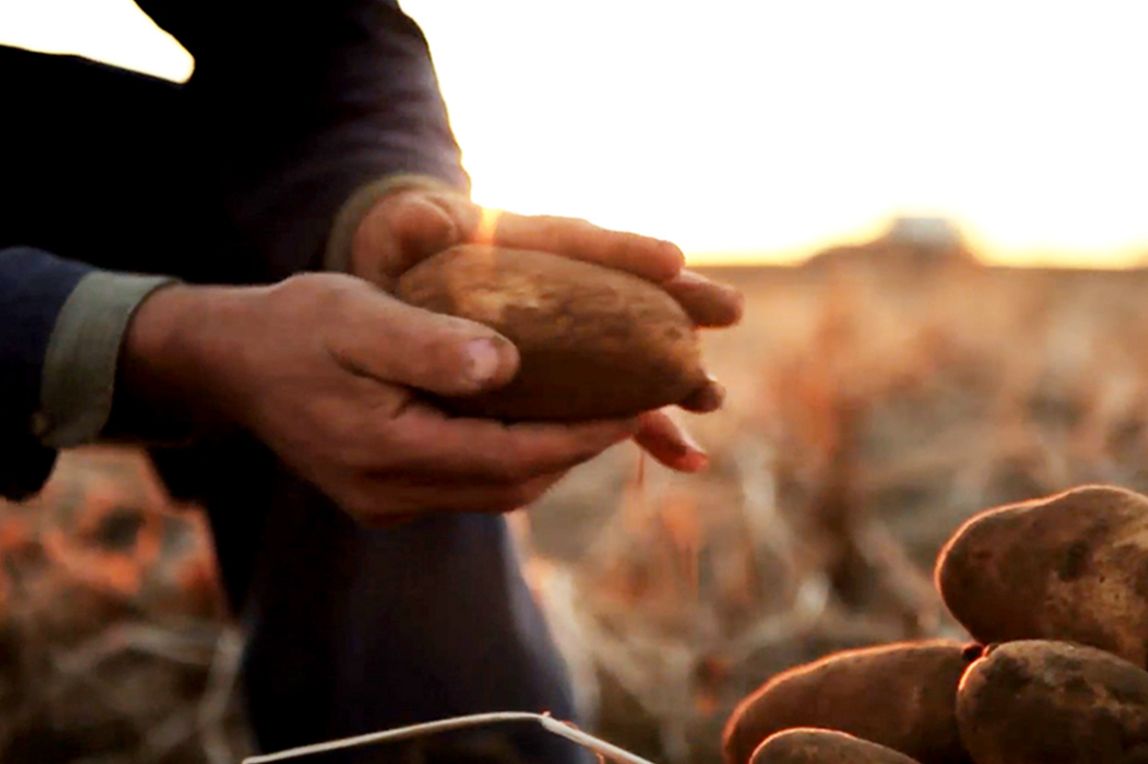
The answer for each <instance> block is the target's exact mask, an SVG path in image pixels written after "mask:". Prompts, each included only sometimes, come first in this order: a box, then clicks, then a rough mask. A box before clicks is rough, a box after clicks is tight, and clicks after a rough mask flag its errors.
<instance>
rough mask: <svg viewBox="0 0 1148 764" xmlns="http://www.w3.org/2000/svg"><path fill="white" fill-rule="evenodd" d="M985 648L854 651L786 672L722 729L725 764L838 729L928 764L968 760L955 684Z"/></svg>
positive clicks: (937, 645) (942, 645)
mask: <svg viewBox="0 0 1148 764" xmlns="http://www.w3.org/2000/svg"><path fill="white" fill-rule="evenodd" d="M979 654H980V649H979V648H975V649H972V650H970V649H968V648H966V647H965V646H963V645H961V644H960V643H957V642H945V641H933V642H917V643H904V644H895V645H884V646H881V647H870V648H864V649H861V650H849V651H846V652H841V653H837V654H835V655H830V656H828V657H827V658H823V659H821V660H820V661H817V662H815V663H811V664H809V665H807V666H801V667H798V668H795V669H790V670H789V671H785V672H782V673H781V674H778V675H777V676H775V677H773V678H772V679H770V680H769V681H768V682H766V683H765V684H764V685H762V687H761V688H760V689H758V690H757V692H755V693H753V694H752V695H750V696H749V697H748V698H746V699H745V700H744V701H742V703H741V705H740V706H739V707H738V708H737V709H736V710H735V711H734V713H733V715H732V716H731V717H730V719H729V721H728V722H727V723H726V728H725V744H724V748H725V760H726V761H727V762H729V764H745V762H747V761H749V760H750V756H751V755H752V754H753V751H754V750H755V749H756V748H757V746H758V745H760V744H761V742H762V741H763V740H765V739H766V738H767V737H769V736H770V735H772V734H774V733H776V732H780V731H782V730H786V729H790V728H793V727H819V728H823V729H833V730H840V731H841V732H845V733H848V734H850V735H856V736H857V737H859V738H862V739H864V740H869V741H872V742H874V743H878V744H880V745H883V746H886V747H888V748H892V749H893V750H895V751H899V752H901V753H903V754H905V755H907V756H910V757H912V758H915V759H917V760H919V761H920V762H922V763H923V764H958V763H964V762H967V761H968V758H967V757H966V756H965V753H964V751H963V750H962V749H961V744H960V739H959V736H958V734H957V720H956V716H955V711H954V706H955V704H956V695H957V682H958V681H959V680H960V677H961V674H962V673H963V672H964V670H965V668H966V667H967V666H968V664H969V663H970V662H971V661H972V660H974V659H975V658H976V657H977V656H979Z"/></svg>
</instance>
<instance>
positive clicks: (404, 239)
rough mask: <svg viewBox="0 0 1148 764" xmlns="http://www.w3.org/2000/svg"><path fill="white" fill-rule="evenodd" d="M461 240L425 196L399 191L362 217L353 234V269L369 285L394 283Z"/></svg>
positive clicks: (458, 231) (455, 225) (447, 217)
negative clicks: (378, 281) (410, 269)
mask: <svg viewBox="0 0 1148 764" xmlns="http://www.w3.org/2000/svg"><path fill="white" fill-rule="evenodd" d="M461 239H462V229H461V227H460V225H459V224H458V223H457V222H456V221H455V219H454V218H453V217H452V215H451V214H450V213H449V212H448V211H447V210H445V209H444V208H443V207H441V206H440V205H438V204H436V203H435V202H434V201H433V200H432V198H430V195H429V194H428V192H426V191H423V190H407V191H399V192H396V193H393V194H390V195H388V196H386V197H384V198H383V199H382V200H381V201H380V202H379V203H378V204H376V205H375V206H374V207H372V208H371V210H370V211H369V212H368V213H367V214H366V215H365V216H364V217H363V221H362V222H361V223H360V224H359V228H358V230H357V231H356V234H355V241H354V244H353V249H354V251H353V255H352V269H353V271H354V273H355V274H356V275H358V276H361V277H363V278H367V279H369V280H372V281H376V280H378V279H379V277H382V278H384V279H394V278H397V277H398V276H399V275H401V274H402V273H404V272H405V271H406V270H407V269H409V268H410V267H411V266H413V265H414V264H415V263H417V262H419V261H420V260H422V259H424V258H426V257H429V256H430V255H432V254H434V253H435V252H440V251H442V250H443V249H446V248H447V247H449V246H451V245H452V244H456V243H458V242H459V241H460V240H461Z"/></svg>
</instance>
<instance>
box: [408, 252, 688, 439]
mask: <svg viewBox="0 0 1148 764" xmlns="http://www.w3.org/2000/svg"><path fill="white" fill-rule="evenodd" d="M395 294H396V296H397V297H398V298H399V299H401V300H403V301H404V302H407V303H410V304H412V305H416V306H418V307H421V308H426V309H428V310H433V311H436V312H439V313H447V314H450V315H453V316H461V317H463V318H468V319H471V320H473V321H478V322H480V323H483V324H486V325H487V326H490V327H493V328H494V329H496V330H497V331H499V332H500V333H501V334H503V335H504V336H506V337H507V338H508V339H510V340H511V341H512V342H513V343H514V344H515V346H517V348H518V351H519V355H520V357H521V366H520V368H519V371H518V374H517V375H516V376H515V378H514V379H513V380H512V381H511V382H510V383H509V384H508V385H506V386H505V387H503V388H501V389H499V390H496V391H492V392H489V393H484V394H482V395H478V396H470V397H465V398H461V397H460V398H453V399H450V400H448V401H440V403H442V404H443V405H444V406H446V407H447V408H448V409H449V410H450V411H452V412H454V413H458V414H465V415H468V416H482V417H490V418H495V419H502V420H509V421H531V420H552V421H575V420H588V419H599V418H609V417H626V416H632V415H634V414H638V413H640V412H642V411H648V410H651V409H656V408H661V407H662V406H667V405H670V404H674V403H679V402H681V401H682V400H683V399H684V398H685V397H686V396H687V395H688V394H689V393H691V392H693V391H694V390H696V389H697V388H699V387H700V386H701V385H702V384H703V383H704V382H705V373H704V371H703V369H702V364H701V353H700V349H699V344H698V339H697V334H696V332H695V330H694V326H693V322H692V321H691V320H690V318H689V316H688V315H687V314H686V313H685V311H684V310H683V309H682V307H681V306H680V305H678V303H677V302H676V301H675V300H674V299H673V298H672V297H670V296H669V294H667V293H666V292H665V291H664V290H663V289H661V288H660V287H658V286H657V285H656V284H653V283H651V282H648V281H645V280H643V279H641V278H639V277H637V276H634V275H631V274H629V273H624V272H622V271H618V270H614V269H611V268H606V267H603V266H599V265H593V264H590V263H584V262H579V261H576V260H572V259H569V258H565V257H558V256H556V255H550V254H546V253H543V252H533V251H526V250H511V249H503V248H497V247H488V246H479V245H463V246H457V247H452V248H451V249H449V250H446V251H445V252H442V253H440V254H438V255H435V256H434V257H431V258H429V259H427V260H425V261H423V262H422V263H419V264H418V265H416V266H415V267H414V268H412V269H410V270H409V271H407V272H406V273H405V274H404V275H403V276H402V277H401V278H400V279H399V281H398V283H397V285H396V290H395Z"/></svg>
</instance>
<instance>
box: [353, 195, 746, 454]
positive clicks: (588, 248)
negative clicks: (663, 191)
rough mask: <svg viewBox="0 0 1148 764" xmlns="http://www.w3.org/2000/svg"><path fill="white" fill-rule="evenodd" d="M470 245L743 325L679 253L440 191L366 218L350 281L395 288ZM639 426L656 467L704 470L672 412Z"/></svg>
mask: <svg viewBox="0 0 1148 764" xmlns="http://www.w3.org/2000/svg"><path fill="white" fill-rule="evenodd" d="M464 242H482V243H490V244H494V245H497V246H502V247H509V248H516V249H535V250H542V251H546V252H552V253H554V254H559V255H563V256H566V257H571V258H575V259H578V260H584V261H587V262H592V263H597V264H600V265H605V266H608V267H613V268H617V269H620V270H625V271H628V272H630V273H633V274H635V275H637V276H640V277H642V278H645V279H647V280H649V281H652V282H655V283H657V284H659V285H661V286H662V288H664V289H665V290H666V291H667V292H668V293H669V294H670V295H672V296H673V297H674V298H675V299H676V300H677V301H678V303H679V304H680V305H681V306H682V307H683V308H684V309H685V311H686V312H687V313H688V314H689V315H690V317H691V318H692V319H693V321H694V323H695V324H696V325H697V326H699V327H726V326H731V325H733V324H735V323H737V322H738V321H739V320H740V319H741V315H742V309H743V298H742V295H741V293H740V292H739V291H738V290H736V289H734V288H732V287H730V286H727V285H724V284H720V283H717V282H715V281H712V280H710V279H708V278H706V277H705V276H702V275H701V274H698V273H695V272H693V271H690V270H687V269H685V268H684V263H685V258H684V256H683V255H682V252H681V250H680V249H679V248H678V247H677V246H675V245H674V244H671V243H669V242H666V241H661V240H658V239H654V238H650V237H646V236H640V235H638V234H634V233H627V232H622V231H612V230H609V229H605V228H600V227H598V226H595V225H593V224H591V223H588V222H586V221H584V220H579V219H574V218H565V217H555V216H531V215H518V214H514V213H509V212H496V211H491V210H484V209H483V208H481V207H479V206H478V205H476V204H474V203H472V202H471V201H470V200H469V199H468V198H467V197H466V196H464V195H463V194H461V193H459V192H457V191H453V190H450V189H448V188H445V187H440V186H435V185H417V184H416V185H412V186H407V187H400V188H397V189H395V190H393V191H391V192H390V193H388V194H386V195H384V196H383V197H382V198H381V199H379V200H378V201H377V202H376V203H375V204H374V206H373V207H371V208H370V210H369V211H368V212H367V213H366V214H365V215H364V216H363V218H362V220H361V221H360V223H359V225H358V227H357V229H356V230H355V233H354V235H353V237H352V238H351V251H350V265H351V271H352V272H353V273H355V274H356V275H358V276H360V277H363V278H365V279H368V280H370V281H373V282H374V283H377V284H380V285H382V286H383V287H384V288H390V287H391V286H392V285H393V283H394V281H395V280H396V279H397V278H398V277H399V276H401V275H402V274H403V273H404V272H405V271H406V270H408V269H409V268H411V267H412V266H413V265H415V264H416V263H418V262H420V261H421V260H423V259H424V258H426V257H429V256H431V255H433V254H435V253H437V252H441V251H442V250H444V249H446V248H448V247H450V246H453V245H455V244H459V243H464ZM724 395H725V392H724V390H723V388H722V387H721V385H720V384H719V383H718V382H717V381H716V380H714V379H710V380H709V381H708V382H707V383H706V384H705V385H703V386H702V387H701V388H699V389H698V390H696V391H695V392H694V393H693V394H691V395H690V396H689V397H688V398H687V399H686V400H684V401H682V403H681V404H680V405H681V407H682V408H684V409H686V410H689V411H694V412H698V413H705V412H710V411H714V410H716V409H718V408H720V406H721V404H722V401H723V398H724ZM641 423H642V424H641V429H640V431H639V433H638V435H637V437H636V438H635V440H636V442H637V443H638V445H639V446H641V447H642V448H644V449H645V450H646V451H648V452H649V453H650V454H651V455H652V456H653V457H654V458H656V459H658V460H659V461H660V462H662V463H663V464H666V465H667V466H670V467H672V468H674V469H678V470H682V471H696V470H698V469H702V468H704V466H705V465H706V461H707V460H706V456H705V453H704V452H703V451H702V449H701V448H700V447H698V446H697V444H696V443H695V442H694V441H693V440H692V439H691V438H690V437H689V435H688V434H687V433H686V432H685V430H684V428H683V427H682V426H681V425H680V424H678V423H677V422H675V421H674V420H673V419H672V418H670V417H669V416H668V415H667V413H666V412H649V413H647V414H645V415H643V416H642V417H641Z"/></svg>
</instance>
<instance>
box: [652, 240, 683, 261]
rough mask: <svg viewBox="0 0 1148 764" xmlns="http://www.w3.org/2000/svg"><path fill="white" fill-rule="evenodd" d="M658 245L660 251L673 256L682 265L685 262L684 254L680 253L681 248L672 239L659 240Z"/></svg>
mask: <svg viewBox="0 0 1148 764" xmlns="http://www.w3.org/2000/svg"><path fill="white" fill-rule="evenodd" d="M658 246H659V247H661V250H662V252H664V253H665V254H666V255H668V256H671V257H673V258H674V259H676V260H677V261H678V262H680V263H681V264H682V265H685V263H686V256H685V255H684V254H682V248H681V247H679V246H678V245H677V244H674V243H673V242H672V241H659V242H658Z"/></svg>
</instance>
